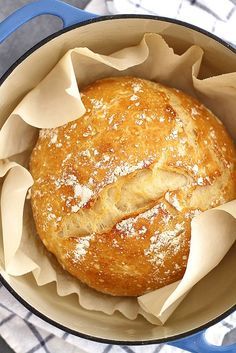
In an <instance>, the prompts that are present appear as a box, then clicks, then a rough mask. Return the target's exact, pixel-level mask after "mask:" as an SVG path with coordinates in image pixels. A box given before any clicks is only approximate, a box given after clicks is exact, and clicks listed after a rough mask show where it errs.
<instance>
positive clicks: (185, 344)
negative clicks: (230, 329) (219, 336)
mask: <svg viewBox="0 0 236 353" xmlns="http://www.w3.org/2000/svg"><path fill="white" fill-rule="evenodd" d="M205 332H206V331H202V332H199V333H196V334H195V335H191V336H188V337H186V338H182V339H180V340H178V341H172V342H170V343H168V344H169V345H170V346H174V347H178V348H181V349H185V350H186V351H188V352H191V353H235V352H236V344H231V345H229V346H215V345H213V344H211V343H208V342H207V340H206V337H205Z"/></svg>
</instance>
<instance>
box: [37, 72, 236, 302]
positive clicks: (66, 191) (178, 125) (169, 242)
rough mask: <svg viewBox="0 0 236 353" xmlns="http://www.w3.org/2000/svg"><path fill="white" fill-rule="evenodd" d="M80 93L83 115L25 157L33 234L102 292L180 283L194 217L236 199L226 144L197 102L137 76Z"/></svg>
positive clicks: (137, 291) (231, 150)
mask: <svg viewBox="0 0 236 353" xmlns="http://www.w3.org/2000/svg"><path fill="white" fill-rule="evenodd" d="M81 97H82V101H83V104H84V106H85V108H86V113H85V114H84V115H83V116H82V117H80V118H79V119H77V120H75V121H73V122H71V123H68V124H66V125H64V126H61V127H59V128H55V129H43V130H41V131H40V134H39V138H38V142H37V144H36V146H35V148H34V150H33V152H32V155H31V161H30V170H31V173H32V175H33V178H34V185H33V187H32V199H31V202H32V209H33V216H34V220H35V223H36V228H37V232H38V234H39V236H40V238H41V239H42V241H43V243H44V245H45V246H46V248H47V249H48V250H49V251H50V252H52V253H53V254H54V255H55V256H56V258H57V259H58V261H59V263H60V264H61V265H62V266H63V268H64V269H65V270H67V271H68V272H69V273H71V274H72V275H73V276H75V277H77V278H78V279H79V280H80V281H82V282H83V283H86V284H87V285H88V286H90V287H92V288H94V289H96V290H98V291H100V292H103V293H107V294H111V295H118V296H139V295H142V294H144V293H146V292H149V291H152V290H155V289H157V288H160V287H163V286H165V285H168V284H170V283H172V282H174V281H177V280H179V279H181V278H182V276H183V274H184V272H185V268H186V264H187V259H188V254H189V246H190V245H189V243H190V235H191V232H190V223H191V220H192V218H193V217H194V216H195V215H197V214H199V213H200V212H202V211H204V210H207V209H209V208H212V207H215V206H218V205H220V204H223V203H225V202H227V201H230V200H232V199H234V198H235V196H236V188H235V179H236V178H235V176H236V174H235V157H236V151H235V147H234V144H233V142H232V140H231V138H230V137H229V135H228V134H227V132H226V130H225V128H224V126H223V125H222V123H221V122H220V121H219V120H218V119H217V118H216V117H215V116H214V115H213V114H212V113H211V112H210V111H209V110H208V109H207V108H205V107H204V106H203V105H202V104H201V103H199V102H198V101H197V100H196V99H194V98H192V97H190V96H188V95H186V94H184V93H183V92H181V91H179V90H177V89H174V88H169V87H165V86H163V85H161V84H158V83H154V82H150V81H147V80H144V79H140V78H134V77H115V78H107V79H102V80H99V81H96V82H95V83H93V84H91V85H89V86H88V87H86V88H84V89H83V90H82V91H81ZM213 251H214V250H213Z"/></svg>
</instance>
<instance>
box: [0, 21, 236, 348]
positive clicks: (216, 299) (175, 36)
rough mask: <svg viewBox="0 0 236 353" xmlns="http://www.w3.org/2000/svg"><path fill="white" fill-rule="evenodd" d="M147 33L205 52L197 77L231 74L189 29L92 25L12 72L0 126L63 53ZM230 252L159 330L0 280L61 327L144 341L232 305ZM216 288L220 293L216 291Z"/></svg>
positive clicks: (234, 279)
mask: <svg viewBox="0 0 236 353" xmlns="http://www.w3.org/2000/svg"><path fill="white" fill-rule="evenodd" d="M147 32H156V33H160V34H162V35H163V36H164V38H165V39H166V40H167V42H168V43H169V44H170V46H172V47H173V48H174V49H175V51H176V52H177V53H182V52H183V51H184V50H186V49H187V48H188V47H189V46H190V45H192V44H197V45H200V46H201V47H202V48H203V49H204V51H205V55H204V62H203V69H202V71H201V75H202V76H203V77H208V76H211V75H217V74H222V73H226V72H232V71H236V60H235V54H234V53H233V52H232V51H230V50H229V49H227V48H226V47H224V46H223V45H222V44H220V43H217V42H216V41H214V40H213V39H211V38H209V37H207V36H205V35H203V34H201V33H198V32H196V31H194V30H192V29H189V28H185V27H183V26H180V25H177V24H173V23H168V22H165V21H156V20H154V19H146V18H145V19H136V18H130V19H128V18H126V19H118V18H117V19H110V20H106V21H100V22H95V23H92V24H89V25H85V26H82V27H78V28H76V29H73V30H71V31H69V32H66V33H64V34H62V35H61V36H59V37H56V38H54V39H53V40H51V41H50V42H48V43H46V44H44V45H43V46H42V47H40V48H39V49H37V50H36V51H34V52H33V53H32V54H31V55H30V56H28V57H27V58H26V59H25V60H24V61H23V62H22V63H21V64H19V65H18V66H17V67H16V68H15V69H14V71H13V72H12V73H11V75H10V76H9V77H8V78H7V79H6V81H4V83H3V84H2V86H1V88H0V94H1V102H0V121H1V125H2V124H3V122H4V121H5V120H6V118H7V117H8V115H9V114H10V113H11V111H12V110H13V109H14V107H15V105H16V104H17V103H18V102H19V100H20V99H21V98H22V97H23V96H24V95H25V94H26V92H28V91H29V90H30V89H32V88H33V87H34V86H35V85H37V83H38V82H39V81H40V80H41V79H42V78H43V77H44V76H45V75H46V74H47V73H48V72H49V71H50V70H51V68H52V67H53V66H54V65H55V63H56V62H57V61H58V60H59V58H60V57H61V56H62V55H63V54H64V53H65V52H66V51H67V50H68V49H70V48H73V47H76V46H80V47H81V46H86V47H89V48H91V49H93V50H95V51H97V52H99V53H102V54H109V53H111V52H113V51H115V50H118V49H121V48H123V47H126V46H129V45H135V44H137V43H138V42H139V41H140V40H141V38H142V36H143V34H144V33H147ZM216 58H217V60H216ZM1 242H2V241H1V238H0V266H1V264H2V263H3V248H2V244H1ZM235 251H236V246H234V247H233V248H232V249H231V251H230V253H229V254H228V256H227V257H226V258H225V259H224V260H223V262H222V263H221V266H219V267H217V268H216V269H215V270H214V271H212V272H211V273H210V274H209V275H208V276H207V277H205V278H204V279H203V280H202V281H201V282H200V283H199V284H197V285H196V286H195V287H194V289H193V290H192V291H191V293H190V294H189V295H188V296H187V297H186V299H185V300H184V301H183V302H182V304H181V305H180V306H179V307H178V309H177V310H176V311H175V313H174V315H173V316H172V317H171V318H170V319H169V320H168V322H167V323H166V324H165V325H164V326H163V327H156V326H153V325H151V324H149V323H148V322H146V321H145V320H144V319H143V318H141V317H139V318H138V319H137V320H135V321H129V320H127V319H125V318H124V317H123V316H121V315H120V314H118V313H116V314H114V315H113V316H107V315H105V314H102V313H99V312H92V311H86V310H84V309H83V308H81V307H80V306H79V304H78V298H77V296H76V295H71V296H70V297H59V296H57V295H56V289H55V285H54V284H51V285H47V286H42V287H38V286H37V285H36V283H35V281H34V279H33V277H32V275H30V274H29V275H26V276H23V277H18V278H13V277H9V276H8V275H7V274H6V273H5V272H4V270H3V269H2V271H1V274H2V275H3V277H4V278H5V279H6V281H7V282H8V283H9V284H10V286H11V287H12V288H13V289H14V291H15V292H16V293H18V295H19V296H20V297H22V298H23V299H24V300H25V301H26V302H28V303H29V304H30V305H31V306H32V307H34V308H35V309H36V310H38V311H39V312H41V313H42V314H44V315H46V316H47V317H48V318H50V319H52V320H54V321H56V322H57V323H59V324H61V325H63V326H66V327H68V328H70V329H72V330H75V331H78V332H81V333H84V334H87V335H91V336H95V337H99V338H106V339H113V340H122V341H125V340H127V341H143V340H147V341H148V340H154V339H163V338H168V337H170V336H175V335H178V334H181V333H184V332H186V331H189V330H192V329H195V328H197V327H199V326H201V325H204V324H206V323H207V322H209V321H211V320H213V319H215V318H216V317H217V316H219V315H221V314H222V313H223V312H225V311H226V310H228V309H229V308H231V307H232V306H233V305H235V293H236V271H234V270H232V269H234V268H235V262H236V261H235ZM216 285H217V288H220V289H218V290H217V291H216V290H215V288H216ZM206 294H207V295H206Z"/></svg>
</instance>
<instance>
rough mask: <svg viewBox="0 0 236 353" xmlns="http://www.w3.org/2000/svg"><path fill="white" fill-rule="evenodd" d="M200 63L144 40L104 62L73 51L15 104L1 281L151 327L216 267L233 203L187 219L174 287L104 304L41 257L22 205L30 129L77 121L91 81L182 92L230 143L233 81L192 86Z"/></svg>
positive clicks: (6, 151) (232, 230)
mask: <svg viewBox="0 0 236 353" xmlns="http://www.w3.org/2000/svg"><path fill="white" fill-rule="evenodd" d="M203 55H204V53H203V51H202V49H201V48H199V47H197V46H192V47H190V48H189V49H188V50H187V51H186V52H185V53H184V54H182V55H177V54H175V53H174V51H173V49H171V48H170V47H168V45H167V44H166V42H165V41H164V39H163V38H162V37H161V36H160V35H157V34H146V35H145V36H144V38H143V39H142V41H141V42H140V43H139V44H138V45H137V46H134V47H130V48H125V49H122V50H120V51H118V52H116V53H114V54H112V55H110V56H104V55H100V54H97V53H94V52H92V51H91V50H89V49H88V48H75V49H72V50H69V51H68V52H67V53H66V54H65V55H64V56H63V57H62V58H61V60H60V61H59V62H58V64H57V65H56V66H55V67H54V68H53V69H52V71H51V72H50V73H49V74H48V75H47V76H46V77H45V78H44V79H43V80H42V81H41V82H40V83H39V85H38V86H37V87H36V88H34V89H33V90H32V91H30V92H29V93H28V94H27V95H26V96H25V97H24V98H23V100H22V101H21V102H20V103H19V104H18V106H16V108H15V109H14V111H13V112H12V114H11V115H10V116H9V118H8V119H7V121H6V122H5V124H4V125H3V127H2V129H1V131H0V159H1V160H0V176H1V177H3V176H5V175H6V174H7V176H6V177H5V180H4V182H3V187H2V193H1V213H2V229H3V244H4V258H5V270H6V272H7V273H8V274H9V275H12V276H22V275H24V274H26V273H28V272H33V275H34V277H35V280H36V282H37V284H38V285H39V286H41V285H45V284H47V283H50V282H53V281H56V284H57V293H58V295H60V296H66V295H68V294H71V293H77V294H78V297H79V303H80V305H81V306H82V307H84V308H86V309H88V310H96V311H97V310H99V311H103V312H105V313H107V314H110V315H111V314H112V313H114V312H115V311H116V310H119V311H120V312H121V313H122V314H123V315H125V316H126V317H127V318H129V319H132V320H133V319H135V318H136V317H137V315H138V314H141V315H143V316H144V317H145V318H146V319H147V320H149V321H150V322H151V323H153V324H163V323H165V321H166V320H167V319H168V318H169V316H170V315H171V314H172V312H173V311H174V310H175V309H176V307H177V306H178V305H179V303H180V302H181V301H182V300H183V298H184V297H185V296H186V295H187V294H188V292H189V291H190V290H191V288H192V287H193V286H194V285H195V284H196V283H197V282H198V281H200V280H201V278H203V277H204V276H205V275H206V274H207V273H209V272H210V271H211V270H212V269H213V268H214V267H216V266H217V265H218V264H219V263H220V261H221V260H222V258H223V257H224V256H225V255H226V253H227V252H228V250H229V249H230V248H231V246H232V245H233V243H234V241H235V240H236V219H235V218H236V200H235V201H232V202H229V203H227V204H225V205H223V206H221V207H218V208H216V209H212V210H209V211H206V212H204V213H202V214H200V215H199V216H197V217H195V218H194V219H193V221H192V224H191V227H192V230H191V245H190V255H189V259H188V264H187V269H186V272H185V275H184V277H183V279H182V280H181V281H179V282H176V283H173V284H171V285H169V286H166V287H163V288H161V289H159V290H156V291H153V292H150V293H148V294H145V295H143V296H141V297H139V298H137V299H136V298H121V297H111V296H107V295H104V294H101V293H98V292H96V291H94V290H92V289H90V288H88V287H87V286H85V285H83V284H81V283H80V282H79V281H78V280H76V279H75V278H73V277H72V276H70V275H69V274H68V273H66V272H65V271H63V270H62V268H61V267H60V266H59V265H58V264H57V263H56V261H55V259H54V258H53V256H52V255H50V254H48V252H47V251H46V249H45V248H44V247H43V245H42V244H41V242H40V240H39V238H38V236H37V234H36V231H35V227H34V223H33V218H32V214H31V208H30V201H29V200H26V201H25V199H26V194H27V190H28V189H29V188H30V187H31V185H32V184H33V180H32V177H31V175H30V173H29V171H28V170H27V169H26V168H27V165H28V158H29V154H30V151H31V150H32V148H33V146H34V144H35V141H36V138H37V133H38V128H52V127H57V126H61V125H63V124H65V123H67V122H69V121H73V120H75V119H77V118H79V117H81V116H82V115H83V114H84V112H85V108H84V106H83V104H82V102H81V99H80V93H79V88H78V87H82V86H84V85H87V84H88V83H90V82H93V81H94V80H96V79H98V78H103V77H109V76H119V75H132V76H138V77H143V78H146V79H150V80H153V81H158V82H161V83H164V84H167V85H169V86H173V87H176V88H179V89H182V90H183V91H185V92H187V93H189V94H191V95H193V96H197V97H199V99H200V100H201V101H202V102H203V103H204V104H206V106H207V107H209V108H211V109H212V111H213V112H214V113H215V114H216V115H217V116H218V117H219V118H220V119H221V120H222V122H223V123H224V124H225V126H226V127H227V128H228V131H229V132H230V133H231V135H232V137H233V138H234V139H235V138H236V117H235V119H234V115H233V114H232V112H236V73H232V74H225V75H221V76H217V77H211V78H207V79H205V80H199V79H198V78H197V76H198V73H199V70H200V66H201V60H202V57H203ZM13 204H14V207H12V205H13ZM55 295H56V294H55Z"/></svg>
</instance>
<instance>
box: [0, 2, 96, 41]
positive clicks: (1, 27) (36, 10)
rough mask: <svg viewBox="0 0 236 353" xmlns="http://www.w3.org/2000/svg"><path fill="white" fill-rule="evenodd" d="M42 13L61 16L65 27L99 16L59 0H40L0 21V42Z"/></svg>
mask: <svg viewBox="0 0 236 353" xmlns="http://www.w3.org/2000/svg"><path fill="white" fill-rule="evenodd" d="M40 15H54V16H57V17H60V18H61V19H62V22H63V28H65V27H69V26H71V25H73V24H76V23H79V22H83V21H86V20H90V19H92V18H95V17H97V15H95V14H92V13H89V12H85V11H83V10H80V9H78V8H76V7H74V6H71V5H68V4H66V3H64V2H62V1H59V0H38V1H36V2H33V3H30V4H27V5H25V6H23V7H21V8H20V9H18V10H16V11H15V12H14V13H13V14H12V15H10V16H9V17H7V18H6V19H5V20H4V21H2V22H1V23H0V43H2V42H3V41H4V40H5V39H6V38H7V37H9V36H10V34H12V33H13V32H14V31H15V30H16V29H17V28H19V27H20V26H22V25H23V24H25V23H26V22H28V21H30V20H32V19H33V18H34V17H37V16H40Z"/></svg>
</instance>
